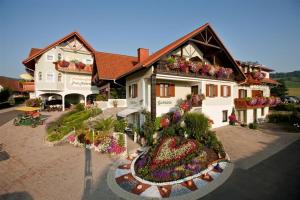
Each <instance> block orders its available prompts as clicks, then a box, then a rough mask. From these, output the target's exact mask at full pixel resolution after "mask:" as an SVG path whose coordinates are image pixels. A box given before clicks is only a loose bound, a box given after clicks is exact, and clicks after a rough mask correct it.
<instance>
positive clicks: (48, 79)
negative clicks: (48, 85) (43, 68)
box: [47, 72, 54, 82]
mask: <svg viewBox="0 0 300 200" xmlns="http://www.w3.org/2000/svg"><path fill="white" fill-rule="evenodd" d="M47 81H49V82H53V81H54V74H53V72H48V73H47Z"/></svg>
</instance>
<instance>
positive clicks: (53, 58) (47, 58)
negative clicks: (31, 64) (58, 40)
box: [46, 54, 55, 62]
mask: <svg viewBox="0 0 300 200" xmlns="http://www.w3.org/2000/svg"><path fill="white" fill-rule="evenodd" d="M48 56H52V60H50V59H49V57H48ZM46 60H47V61H48V62H53V61H54V60H55V57H54V55H53V54H46Z"/></svg>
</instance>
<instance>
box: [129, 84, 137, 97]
mask: <svg viewBox="0 0 300 200" xmlns="http://www.w3.org/2000/svg"><path fill="white" fill-rule="evenodd" d="M137 96H138V87H137V84H136V83H135V84H131V85H129V97H130V98H136V97H137Z"/></svg>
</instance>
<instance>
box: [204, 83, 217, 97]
mask: <svg viewBox="0 0 300 200" xmlns="http://www.w3.org/2000/svg"><path fill="white" fill-rule="evenodd" d="M206 96H207V97H217V96H218V86H217V85H213V84H207V85H206Z"/></svg>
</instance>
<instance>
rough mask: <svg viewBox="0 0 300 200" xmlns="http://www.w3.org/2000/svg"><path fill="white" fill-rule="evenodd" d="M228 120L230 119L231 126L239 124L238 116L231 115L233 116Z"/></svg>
mask: <svg viewBox="0 0 300 200" xmlns="http://www.w3.org/2000/svg"><path fill="white" fill-rule="evenodd" d="M228 119H229V124H230V125H235V123H236V122H237V119H236V116H235V114H234V113H233V114H231V115H230V116H229V117H228Z"/></svg>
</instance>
